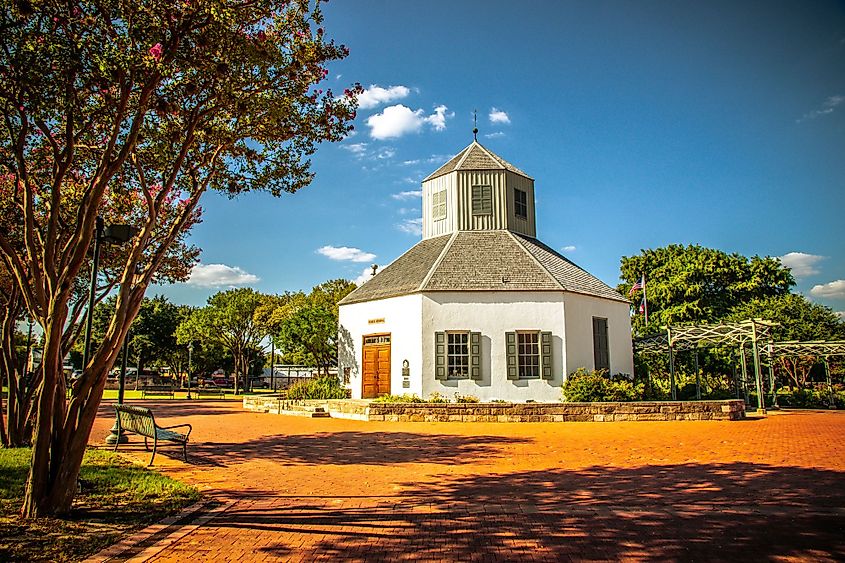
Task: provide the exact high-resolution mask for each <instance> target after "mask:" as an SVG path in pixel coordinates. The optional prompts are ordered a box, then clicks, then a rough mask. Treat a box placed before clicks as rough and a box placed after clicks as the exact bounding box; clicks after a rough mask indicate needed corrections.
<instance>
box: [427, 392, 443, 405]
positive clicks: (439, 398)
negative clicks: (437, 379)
mask: <svg viewBox="0 0 845 563" xmlns="http://www.w3.org/2000/svg"><path fill="white" fill-rule="evenodd" d="M448 402H449V399H447V398H446V397H444V396H443V395H441V394H440V393H438V392H437V391H435V392H434V393H432V394H431V395H429V396H428V400H427V401H426V403H448Z"/></svg>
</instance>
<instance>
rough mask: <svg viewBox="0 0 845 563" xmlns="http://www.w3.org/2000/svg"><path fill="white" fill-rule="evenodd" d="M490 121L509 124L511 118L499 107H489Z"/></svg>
mask: <svg viewBox="0 0 845 563" xmlns="http://www.w3.org/2000/svg"><path fill="white" fill-rule="evenodd" d="M488 117H489V118H490V123H503V124H505V125H509V124H510V122H511V118H510V117H509V116H508V114H507V113H506V112H504V111H502V110H500V109H496V108H491V109H490V115H489V116H488Z"/></svg>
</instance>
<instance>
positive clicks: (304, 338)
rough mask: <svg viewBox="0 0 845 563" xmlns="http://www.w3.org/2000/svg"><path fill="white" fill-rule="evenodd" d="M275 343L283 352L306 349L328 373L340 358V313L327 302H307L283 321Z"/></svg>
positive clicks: (311, 357)
mask: <svg viewBox="0 0 845 563" xmlns="http://www.w3.org/2000/svg"><path fill="white" fill-rule="evenodd" d="M276 345H277V346H278V347H279V348H280V349H281V350H282V352H283V353H292V352H293V353H295V352H304V353H305V354H304V355H305V356H306V357H307V358H308V359H309V360H310V362H309V363H311V362H313V365H315V366H317V367H318V368H322V369H323V372H324V374H328V369H329V366H330V365H331V364H332V363H333V362H334V360H335V358H336V357H337V315H335V314H334V313H333V312H332V310H331V309H330V308H329V307H327V306H326V305H324V304H314V303H307V304H305V305H304V306H302V307H299V308H297V309H295V310H294V311H293V312H292V313H291V314H290V315H289V316H288V317H286V318H285V319H284V321H282V323H281V325H280V327H279V331H278V333H277V335H276Z"/></svg>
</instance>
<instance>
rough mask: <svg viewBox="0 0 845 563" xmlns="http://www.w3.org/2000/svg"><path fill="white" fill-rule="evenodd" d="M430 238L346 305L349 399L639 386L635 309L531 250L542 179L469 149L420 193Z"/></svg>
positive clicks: (556, 396)
mask: <svg viewBox="0 0 845 563" xmlns="http://www.w3.org/2000/svg"><path fill="white" fill-rule="evenodd" d="M422 191H423V201H422V203H423V239H422V241H420V242H419V243H418V244H416V245H414V246H413V247H412V248H411V249H410V250H408V251H407V252H405V253H404V254H403V255H402V256H400V257H399V258H397V259H396V260H395V261H394V262H393V263H392V264H390V265H389V266H387V267H386V268H384V269H382V270H381V271H380V272H378V274H376V275H375V276H374V277H373V278H372V279H371V280H369V281H368V282H366V283H365V284H363V285H362V286H361V287H359V288H358V289H356V290H355V291H353V292H352V293H350V294H349V295H348V296H346V297H345V298H344V299H343V300H342V301H341V302H340V327H339V346H338V366H339V371H340V373H341V374H342V375H343V377H344V380H345V382H346V383H347V384H348V386H349V387H350V389H351V390H352V396H353V397H354V398H370V397H376V396H378V395H382V394H386V393H391V394H402V393H416V394H418V395H420V396H422V397H429V396H430V395H431V394H432V393H434V392H438V393H440V394H441V395H443V396H445V397H447V398H452V397H453V396H454V394H455V393H459V394H461V395H474V396H476V397H478V398H479V399H481V400H493V399H503V400H508V401H527V400H533V401H538V402H540V401H543V402H554V401H559V400H560V398H561V389H560V388H561V385H562V383H563V381H564V378H565V377H566V375H567V374H569V373H571V372H572V371H574V370H575V369H577V368H579V367H586V368H588V369H598V368H605V369H609V370H610V372H611V373H614V374H615V373H628V374H630V373H633V358H632V350H631V324H630V316H629V303H628V301H627V300H626V299H624V298H623V297H622V296H621V295H620V294H619V293H617V292H616V291H615V290H614V289H612V288H610V287H608V286H607V285H606V284H604V283H603V282H602V281H600V280H599V279H597V278H595V277H594V276H592V275H590V274H589V273H587V272H586V271H584V270H582V269H581V268H579V267H578V266H576V265H575V264H573V263H572V262H570V261H569V260H567V259H566V258H564V257H563V256H561V255H560V254H558V253H557V252H555V251H554V250H553V249H551V248H549V247H548V246H546V245H545V244H543V243H542V242H540V241H539V240H537V238H536V225H535V213H534V201H535V200H534V180H533V179H532V178H531V177H529V176H528V175H527V174H525V173H524V172H522V171H521V170H519V169H518V168H516V167H515V166H513V165H511V164H509V163H508V162H506V161H504V160H503V159H502V158H500V157H499V156H497V155H495V154H493V153H492V152H490V151H489V150H487V149H485V148H484V147H482V146H481V145H480V144H479V143H478V142H477V141H474V142H473V143H472V144H470V145H469V146H468V147H466V148H465V149H464V150H462V151H461V152H460V153H458V154H457V155H456V156H455V157H454V158H452V159H451V160H450V161H449V162H447V163H446V164H444V165H443V166H442V167H440V168H439V169H438V170H437V171H435V172H434V173H433V174H431V175H430V176H429V177H428V178H426V179H425V180H423V182H422Z"/></svg>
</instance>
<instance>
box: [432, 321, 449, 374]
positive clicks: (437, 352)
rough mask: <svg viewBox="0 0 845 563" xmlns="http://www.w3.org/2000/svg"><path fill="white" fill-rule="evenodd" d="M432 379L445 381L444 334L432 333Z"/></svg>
mask: <svg viewBox="0 0 845 563" xmlns="http://www.w3.org/2000/svg"><path fill="white" fill-rule="evenodd" d="M434 379H446V333H445V332H435V333H434Z"/></svg>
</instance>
